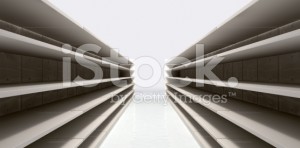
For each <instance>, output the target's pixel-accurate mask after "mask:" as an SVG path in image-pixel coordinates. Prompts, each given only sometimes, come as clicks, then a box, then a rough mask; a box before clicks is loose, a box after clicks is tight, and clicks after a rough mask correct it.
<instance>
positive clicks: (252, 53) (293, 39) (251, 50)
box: [170, 29, 300, 70]
mask: <svg viewBox="0 0 300 148" xmlns="http://www.w3.org/2000/svg"><path fill="white" fill-rule="evenodd" d="M299 40H300V29H298V30H295V31H291V32H288V33H285V34H281V35H278V36H275V37H271V38H268V39H265V40H262V41H258V42H255V43H252V44H249V45H245V46H242V47H239V48H235V49H232V50H229V51H225V52H223V53H220V54H216V55H213V56H210V57H207V58H204V59H200V60H197V61H194V62H190V63H186V64H183V65H180V66H178V67H175V68H171V69H170V70H181V69H187V68H191V67H195V66H197V65H198V64H203V62H204V63H206V62H208V61H209V60H211V59H212V58H214V57H219V58H224V59H223V61H222V62H231V61H238V60H242V59H250V58H255V57H265V56H272V55H276V54H283V53H289V52H297V51H300V49H299V48H298V47H299V46H300V42H299ZM262 49H263V50H262ZM282 49H284V50H282Z"/></svg>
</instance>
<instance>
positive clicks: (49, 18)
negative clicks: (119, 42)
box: [0, 0, 134, 147]
mask: <svg viewBox="0 0 300 148" xmlns="http://www.w3.org/2000/svg"><path fill="white" fill-rule="evenodd" d="M33 8H34V9H33ZM16 10H18V11H16ZM67 45H68V46H67ZM82 45H88V46H90V45H92V46H93V47H99V48H101V49H100V51H99V52H98V53H92V52H87V53H85V54H84V55H83V54H82V53H78V52H76V51H80V52H82V51H84V50H86V49H83V48H84V47H82ZM65 48H68V49H65ZM113 55H115V56H113ZM111 56H112V57H111ZM63 58H68V60H69V59H70V61H67V62H69V63H67V66H68V70H66V73H67V74H69V75H70V76H71V80H70V82H63V75H64V74H65V72H64V69H63V67H64V66H63V65H64V64H66V61H64V60H63ZM97 66H99V67H100V68H101V71H100V70H98V69H97V70H95V68H96V67H97ZM132 66H133V63H132V62H131V61H130V60H128V59H127V58H125V57H123V56H122V55H121V54H119V53H118V52H117V51H115V50H113V49H112V48H111V47H109V46H108V45H106V44H105V43H103V42H102V41H100V40H99V38H97V37H96V36H95V35H94V34H92V33H91V32H89V31H88V30H87V29H86V28H84V27H83V26H81V25H79V24H78V23H76V22H74V21H73V20H71V19H70V18H68V17H67V16H66V15H65V14H63V13H62V12H61V11H60V10H58V9H57V8H56V7H55V6H53V5H52V4H51V3H50V2H49V1H47V0H40V1H36V0H27V1H19V0H3V1H1V5H0V131H1V132H0V147H78V146H80V145H81V144H82V143H87V142H86V141H89V142H92V140H90V139H91V138H90V137H91V135H92V133H94V132H97V129H98V127H100V126H103V125H104V123H105V124H109V125H112V124H113V123H114V122H116V121H117V119H114V120H113V121H111V120H109V119H110V118H112V117H115V114H117V113H118V116H121V114H122V112H120V110H121V109H125V107H124V106H123V103H127V105H128V102H130V100H131V98H132V97H133V94H134V93H133V88H134V84H133V77H132V73H133V70H132ZM94 72H95V73H99V74H100V75H103V77H102V78H101V79H93V77H94V76H95V74H94ZM78 76H79V77H80V78H82V79H83V80H81V81H77V82H76V81H74V80H75V79H76V78H77V77H78ZM119 85H120V86H119ZM115 97H117V98H120V100H118V101H117V102H111V100H110V99H114V98H115ZM106 132H109V131H106ZM104 137H105V136H102V138H104Z"/></svg>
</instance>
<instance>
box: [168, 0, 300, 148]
mask: <svg viewBox="0 0 300 148" xmlns="http://www.w3.org/2000/svg"><path fill="white" fill-rule="evenodd" d="M296 5H300V2H299V1H293V0H288V1H284V0H275V1H272V0H257V1H252V2H251V3H250V4H249V5H247V6H246V7H245V8H243V9H242V10H241V11H240V12H238V13H237V14H236V15H234V16H233V17H232V18H230V19H229V20H227V21H226V22H225V23H224V24H222V25H220V26H219V27H217V28H216V29H215V30H213V31H211V32H210V33H209V34H207V35H206V36H205V37H204V38H202V39H201V40H200V41H199V42H197V43H196V44H194V45H192V46H191V47H189V48H188V49H187V50H185V51H184V52H182V53H180V54H179V55H178V56H177V57H181V58H174V59H173V60H171V61H170V62H168V63H167V64H166V66H167V67H168V69H167V71H166V76H165V78H166V87H167V93H168V94H169V96H170V100H171V101H175V102H177V103H178V105H177V110H183V111H181V112H179V114H180V115H181V116H184V117H185V118H184V117H183V120H184V121H186V120H187V118H189V117H192V118H193V120H195V121H196V122H197V125H192V124H189V123H188V124H187V125H188V127H190V129H193V130H195V127H197V126H200V129H201V128H202V129H204V130H205V131H206V132H207V133H208V134H209V135H210V136H211V137H212V138H213V139H214V142H217V143H218V144H219V145H221V146H222V147H230V148H231V147H257V146H255V144H262V145H265V146H262V145H261V146H262V147H268V146H269V147H298V145H299V144H300V143H299V141H300V135H299V133H300V131H299V130H298V129H299V128H298V126H299V124H300V118H299V116H300V112H299V110H300V101H299V98H300V97H299V96H300V85H299V84H300V76H299V74H300V69H299V62H300V51H299V49H300V48H299V47H300V44H299V39H300V38H299V35H300V20H299V18H300V15H299V14H300V11H299V9H297V8H296V7H295V6H296ZM279 9H280V10H286V11H284V12H279V11H277V10H279ZM266 20H267V21H266ZM197 44H203V45H204V48H205V50H204V55H196V46H197ZM183 58H185V59H187V60H189V61H186V60H182V59H183ZM213 58H224V59H223V60H222V61H221V62H220V63H219V64H216V63H210V65H207V64H208V63H209V62H210V61H211V60H212V59H213ZM203 65H205V66H206V67H207V66H212V67H214V68H213V69H212V72H213V73H214V74H215V75H216V76H217V77H218V78H219V79H214V80H209V79H208V77H207V76H204V77H201V78H198V77H197V74H196V73H197V72H203V70H205V69H204V67H203ZM231 78H236V79H237V80H238V82H236V83H235V82H233V83H232V82H230V81H229V80H230V79H231ZM198 84H202V85H198ZM235 84H236V85H235ZM185 98H187V100H188V101H183V100H181V99H185ZM191 102H192V103H191ZM175 104H176V103H175ZM175 107H176V105H175ZM178 108H179V109H178ZM182 112H184V113H182ZM197 129H199V127H198V128H197ZM204 135H205V134H204ZM204 135H201V134H199V133H198V134H196V136H195V138H196V139H197V140H198V141H202V142H200V145H201V143H203V144H206V145H207V143H209V141H211V140H210V139H209V138H208V139H209V140H205V138H204ZM248 136H249V137H248ZM243 137H244V139H243ZM250 137H251V138H250ZM249 138H250V140H249ZM247 140H249V142H245V141H247ZM251 140H253V141H252V142H251ZM204 141H206V142H204ZM244 144H245V145H244ZM252 144H253V145H252ZM208 147H210V145H209V144H208Z"/></svg>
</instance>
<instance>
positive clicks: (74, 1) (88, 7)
mask: <svg viewBox="0 0 300 148" xmlns="http://www.w3.org/2000/svg"><path fill="white" fill-rule="evenodd" d="M250 1H251V0H84V1H83V0H50V2H51V3H53V4H54V5H56V6H57V7H58V8H59V9H61V10H62V11H63V12H65V13H66V14H67V15H69V16H70V17H71V18H73V19H74V20H76V21H77V22H79V23H80V24H82V25H83V26H84V28H86V29H88V30H90V32H92V33H93V34H95V35H97V37H99V39H101V41H103V42H105V43H107V44H108V45H109V46H111V47H112V48H117V49H119V51H120V52H121V53H122V55H124V56H128V57H130V58H138V57H140V56H150V57H154V58H156V59H157V60H158V61H159V62H160V63H161V64H162V67H163V64H164V63H165V59H169V58H171V57H174V56H176V55H178V54H179V53H181V52H182V51H184V50H185V49H187V48H188V47H190V46H191V45H192V44H194V43H196V42H197V41H198V40H200V39H201V38H202V37H203V36H204V35H206V34H207V33H208V32H210V31H211V30H212V29H214V28H216V27H217V26H218V25H220V24H221V23H223V22H224V21H225V20H227V19H228V18H229V17H230V16H231V15H233V14H234V13H236V12H237V11H238V10H240V9H241V8H242V7H243V6H245V5H246V4H247V3H249V2H250ZM137 83H138V82H137ZM163 85H164V79H163V78H162V79H161V81H160V82H159V83H157V85H155V86H153V87H152V88H155V89H159V88H161V89H162V88H163ZM152 88H150V89H152Z"/></svg>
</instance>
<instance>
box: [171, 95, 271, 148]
mask: <svg viewBox="0 0 300 148" xmlns="http://www.w3.org/2000/svg"><path fill="white" fill-rule="evenodd" d="M168 93H169V95H170V96H171V97H172V98H174V99H175V101H176V102H177V103H178V104H179V105H180V106H181V107H182V108H183V109H184V110H185V111H186V112H187V113H189V115H191V116H192V117H193V118H194V120H195V121H197V122H198V124H199V125H200V126H201V127H202V128H203V129H205V130H206V132H208V133H209V134H210V135H211V136H212V137H213V138H214V139H215V140H216V141H217V142H218V143H219V144H220V145H221V146H222V147H228V148H233V147H236V148H238V147H251V148H252V147H261V148H266V147H272V146H271V145H269V144H268V143H265V142H264V141H262V140H261V139H259V138H257V137H255V136H253V135H252V134H250V133H248V132H247V131H245V130H243V129H242V128H240V127H238V126H237V125H235V124H233V123H231V122H230V121H228V120H226V119H224V118H222V117H220V116H218V115H217V114H215V113H213V112H212V111H210V110H208V109H206V108H204V107H203V106H201V105H199V104H196V103H189V102H188V103H184V102H182V100H180V99H179V98H177V96H175V95H174V94H173V93H172V92H170V91H168Z"/></svg>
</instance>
